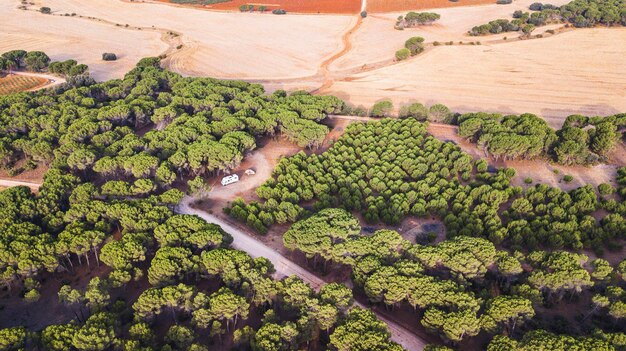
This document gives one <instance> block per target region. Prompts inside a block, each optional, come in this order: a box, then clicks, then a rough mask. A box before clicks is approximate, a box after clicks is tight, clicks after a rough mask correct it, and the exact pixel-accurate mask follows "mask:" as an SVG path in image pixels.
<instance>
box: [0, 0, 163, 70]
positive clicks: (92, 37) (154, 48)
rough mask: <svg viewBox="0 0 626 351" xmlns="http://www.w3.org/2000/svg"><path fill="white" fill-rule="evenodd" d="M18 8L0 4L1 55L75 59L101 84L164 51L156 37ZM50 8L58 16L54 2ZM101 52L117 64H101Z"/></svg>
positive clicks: (150, 33) (9, 2)
mask: <svg viewBox="0 0 626 351" xmlns="http://www.w3.org/2000/svg"><path fill="white" fill-rule="evenodd" d="M19 4H20V2H19V1H13V0H7V1H1V2H0V22H1V23H2V29H1V30H0V52H5V51H8V50H14V49H24V50H27V51H30V50H41V51H44V52H46V53H47V54H48V56H50V58H51V59H52V60H53V61H60V60H67V59H70V58H71V59H75V60H77V61H78V62H79V63H84V64H86V65H88V66H89V70H90V72H91V75H92V76H93V77H94V78H96V79H101V80H104V79H111V78H121V77H122V76H123V75H124V74H125V73H126V72H128V71H129V70H130V69H131V68H132V67H133V66H134V65H135V64H136V63H137V61H139V59H141V58H143V57H146V56H155V55H159V54H160V53H161V52H163V51H164V50H165V49H166V46H165V44H164V43H162V42H161V41H160V39H159V37H160V34H159V33H155V32H147V31H138V30H129V29H124V28H122V27H115V26H114V25H110V24H106V23H96V22H94V21H90V20H88V19H81V18H78V17H65V16H54V15H43V14H41V13H38V12H35V11H25V10H19V9H17V6H18V5H19ZM39 5H41V2H39V1H37V5H35V6H39ZM49 5H50V6H52V8H53V11H54V13H55V14H59V13H58V12H57V9H58V8H59V6H58V5H57V2H54V3H52V4H49ZM37 8H38V7H37ZM68 12H69V13H71V12H76V11H68ZM103 52H113V53H116V54H117V56H118V60H117V61H114V62H105V61H102V53H103Z"/></svg>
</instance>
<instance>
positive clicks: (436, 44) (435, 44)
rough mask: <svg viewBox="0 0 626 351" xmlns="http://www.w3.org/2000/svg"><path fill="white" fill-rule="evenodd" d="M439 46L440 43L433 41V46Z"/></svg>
mask: <svg viewBox="0 0 626 351" xmlns="http://www.w3.org/2000/svg"><path fill="white" fill-rule="evenodd" d="M439 45H441V43H440V42H438V41H434V42H433V46H439Z"/></svg>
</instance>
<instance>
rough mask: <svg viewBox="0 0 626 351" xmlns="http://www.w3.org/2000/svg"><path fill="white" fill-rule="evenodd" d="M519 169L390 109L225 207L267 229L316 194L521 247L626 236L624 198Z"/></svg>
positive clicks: (324, 202) (373, 214)
mask: <svg viewBox="0 0 626 351" xmlns="http://www.w3.org/2000/svg"><path fill="white" fill-rule="evenodd" d="M532 121H534V119H532V118H530V119H528V121H523V120H522V121H520V122H519V123H520V126H522V125H524V123H526V125H528V124H529V122H532ZM528 128H530V125H528ZM522 129H523V128H522ZM464 130H465V129H464ZM539 130H541V128H539ZM546 133H549V131H546ZM549 135H554V133H552V134H546V138H547V137H548V136H549ZM536 139H537V143H538V144H539V145H543V144H542V143H543V142H542V141H541V138H536ZM531 140H533V139H532V138H531ZM526 152H528V153H530V152H535V153H540V152H541V147H540V148H539V149H527V150H526ZM514 174H515V171H514V170H512V169H500V170H497V171H495V172H494V173H490V172H488V168H487V163H486V162H485V161H484V160H480V161H476V162H474V161H473V160H472V158H471V157H470V156H469V155H467V154H465V153H464V152H462V151H461V150H460V148H459V147H458V146H456V145H454V144H452V143H445V142H442V141H439V140H437V139H435V138H433V137H432V136H429V135H428V134H427V133H426V128H425V125H424V124H422V123H419V122H417V121H416V120H415V119H413V118H409V119H404V120H391V119H388V120H382V121H380V122H371V123H367V124H365V123H363V124H352V125H350V126H349V127H348V128H347V129H346V133H345V134H344V135H343V136H342V137H341V138H340V139H339V140H338V141H337V142H336V143H335V144H334V145H333V146H332V147H331V148H330V149H329V150H328V151H326V152H324V153H322V154H321V155H310V156H306V155H305V154H304V153H300V154H297V155H295V156H292V157H290V158H287V159H283V160H281V162H280V163H279V164H278V165H277V167H276V169H275V170H274V174H273V178H272V179H270V180H268V181H267V182H266V183H265V184H263V185H262V186H260V187H259V188H257V191H256V192H257V195H258V196H259V197H260V198H261V199H263V200H265V201H264V202H262V203H259V202H251V203H250V204H248V205H246V204H245V203H244V202H243V201H241V200H238V201H235V202H233V203H232V206H231V207H230V208H228V209H226V211H227V212H228V213H229V214H231V215H232V216H233V217H235V218H237V219H238V220H241V221H244V222H247V223H248V224H249V225H252V226H253V227H254V228H255V229H257V230H258V231H260V232H264V231H265V230H266V228H267V227H268V226H270V225H272V224H274V223H279V224H283V223H286V222H291V221H293V220H294V219H296V218H299V217H300V216H302V215H304V214H305V211H304V209H303V208H302V207H300V206H299V204H300V203H304V202H308V203H310V202H312V203H313V205H312V207H313V209H314V210H320V209H324V208H327V207H342V208H344V209H346V210H349V211H359V212H361V213H362V214H363V216H364V218H365V220H366V221H368V222H371V223H376V222H379V221H382V222H385V223H388V224H397V223H399V222H400V220H401V219H402V218H404V216H407V215H415V216H419V217H426V216H437V217H439V218H441V219H442V221H443V222H444V224H445V225H446V229H447V235H448V237H455V236H458V235H467V236H480V237H485V238H489V239H490V240H491V241H493V242H495V243H500V242H504V243H505V244H508V245H510V246H511V247H515V248H536V247H542V246H543V247H549V248H573V249H577V250H578V249H581V248H583V247H591V248H594V249H597V250H599V249H601V247H602V246H603V244H606V243H609V242H611V241H614V240H617V239H619V238H622V237H623V233H624V232H625V231H624V230H625V229H626V227H625V225H626V221H625V220H624V218H623V217H622V214H623V213H626V212H624V204H623V203H621V202H618V201H616V200H614V199H611V200H608V201H605V202H603V201H601V200H600V199H598V196H597V194H596V192H595V189H594V188H593V187H591V186H586V187H581V188H578V189H575V190H572V191H570V192H565V191H562V190H560V189H557V188H552V187H549V186H546V185H541V184H538V185H536V186H534V187H532V188H529V189H528V190H527V191H525V192H522V189H521V188H519V187H513V186H511V185H510V184H509V180H510V177H512V176H513V175H514ZM602 207H604V208H605V209H606V210H608V211H609V214H608V215H606V216H604V217H603V218H601V219H600V220H596V219H595V218H594V217H593V216H592V214H594V213H595V212H596V211H597V210H598V209H600V208H602Z"/></svg>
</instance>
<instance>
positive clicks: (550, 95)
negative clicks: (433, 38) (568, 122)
mask: <svg viewBox="0 0 626 351" xmlns="http://www.w3.org/2000/svg"><path fill="white" fill-rule="evenodd" d="M625 42H626V28H619V29H618V28H615V29H601V28H597V29H580V30H574V31H569V32H566V33H562V34H559V35H555V36H552V37H549V38H543V39H534V40H524V41H515V42H511V43H499V44H493V45H477V46H470V45H463V46H441V47H436V48H434V49H432V50H430V51H429V52H427V53H425V54H423V55H421V56H418V57H416V58H414V59H411V60H409V61H407V62H403V63H399V64H395V65H391V66H388V67H384V68H381V69H377V70H373V71H369V72H364V73H359V74H355V75H353V76H350V77H348V78H346V79H344V80H342V81H336V82H335V84H334V85H332V87H331V88H330V89H328V90H326V91H325V92H326V93H328V94H335V95H337V96H339V97H341V98H343V99H345V100H347V101H349V102H351V103H353V104H355V105H364V106H371V105H372V104H373V103H374V102H376V101H379V100H382V99H390V100H392V101H393V102H394V104H395V105H396V107H398V106H400V105H403V104H408V103H410V102H414V101H419V102H422V103H427V104H434V103H444V104H446V105H448V106H449V107H450V108H451V109H453V110H455V111H459V112H470V111H494V112H501V113H523V112H531V113H535V114H538V115H540V116H543V117H544V118H546V120H547V121H548V122H549V124H550V125H551V126H552V127H555V128H558V127H560V126H561V124H562V122H563V119H564V118H565V117H566V116H568V115H570V114H575V113H580V114H584V115H608V114H614V113H618V112H623V111H626V77H625V76H624V75H623V72H626V60H624V57H626V45H619V43H625Z"/></svg>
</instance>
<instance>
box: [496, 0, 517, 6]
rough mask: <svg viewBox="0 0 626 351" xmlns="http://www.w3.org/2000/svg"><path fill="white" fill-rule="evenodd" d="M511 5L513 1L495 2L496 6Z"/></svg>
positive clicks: (501, 0) (499, 0)
mask: <svg viewBox="0 0 626 351" xmlns="http://www.w3.org/2000/svg"><path fill="white" fill-rule="evenodd" d="M512 3H513V0H496V4H498V5H509V4H512Z"/></svg>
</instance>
